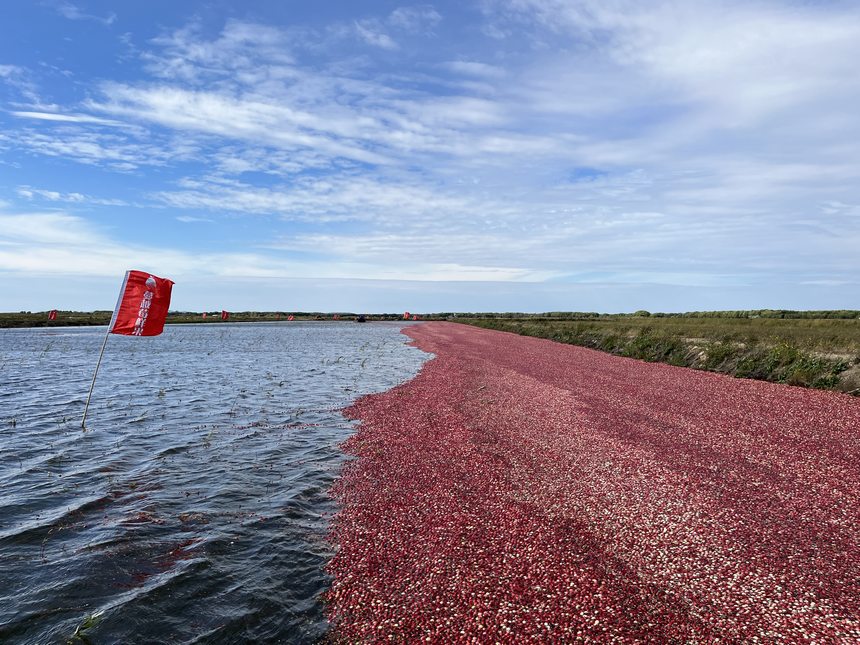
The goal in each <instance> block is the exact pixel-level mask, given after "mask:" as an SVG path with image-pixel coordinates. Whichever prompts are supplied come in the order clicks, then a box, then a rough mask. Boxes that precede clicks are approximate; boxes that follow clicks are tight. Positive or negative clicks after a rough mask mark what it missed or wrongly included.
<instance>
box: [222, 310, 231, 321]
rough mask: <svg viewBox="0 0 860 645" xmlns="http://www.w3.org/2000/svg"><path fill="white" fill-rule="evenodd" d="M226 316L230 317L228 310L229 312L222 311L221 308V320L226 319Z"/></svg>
mask: <svg viewBox="0 0 860 645" xmlns="http://www.w3.org/2000/svg"><path fill="white" fill-rule="evenodd" d="M228 318H230V312H229V311H224V310H223V309H222V310H221V320H227V319H228Z"/></svg>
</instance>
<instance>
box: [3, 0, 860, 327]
mask: <svg viewBox="0 0 860 645" xmlns="http://www.w3.org/2000/svg"><path fill="white" fill-rule="evenodd" d="M0 11H2V19H0V311H18V310H42V309H49V308H63V309H95V308H100V309H108V308H110V307H111V306H113V302H114V300H115V294H116V290H117V289H118V285H119V283H120V279H121V276H122V274H123V272H124V271H125V269H127V268H135V269H141V270H146V271H150V272H152V273H155V274H157V275H160V276H163V277H170V278H172V279H173V280H175V281H176V283H177V285H176V287H175V289H174V298H173V307H174V308H176V309H189V310H201V309H210V310H212V309H219V308H226V309H231V310H244V309H257V310H263V309H268V310H276V309H277V310H285V311H286V310H321V311H336V310H352V311H400V310H404V309H408V310H410V311H479V310H496V311H552V310H589V311H633V310H636V309H642V308H645V309H650V310H654V311H657V310H661V311H679V310H695V309H737V308H764V307H785V308H796V309H817V308H860V277H858V269H860V260H858V257H860V253H858V250H860V156H858V153H857V141H858V139H860V110H858V108H857V106H858V105H860V74H858V73H857V68H856V61H857V60H860V7H858V5H857V3H853V2H799V1H798V2H789V1H786V0H783V1H781V2H776V1H760V2H756V1H752V2H750V1H733V0H722V1H718V0H713V1H711V0H701V1H690V2H675V1H671V2H670V1H662V0H654V1H653V2H638V1H632V0H629V1H628V0H601V1H597V0H582V1H579V2H574V1H570V2H562V1H557V0H539V1H538V0H511V1H508V2H503V1H497V0H484V1H480V2H451V3H447V2H438V3H433V4H409V3H401V2H376V3H374V2H275V1H272V2H241V3H240V2H226V1H223V0H220V1H219V0H209V1H206V2H176V1H175V0H174V1H171V2H162V1H153V0H147V1H146V2H143V1H139V2H122V3H116V2H94V1H84V0H80V1H76V2H66V1H62V0H60V1H49V0H44V1H41V2H38V1H32V2H15V3H11V2H10V3H4V4H3V7H2V10H0Z"/></svg>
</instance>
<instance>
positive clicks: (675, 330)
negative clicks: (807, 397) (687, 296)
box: [460, 316, 860, 394]
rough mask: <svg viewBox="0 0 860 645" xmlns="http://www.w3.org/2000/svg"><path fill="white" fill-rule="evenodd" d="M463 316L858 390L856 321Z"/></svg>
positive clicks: (563, 338)
mask: <svg viewBox="0 0 860 645" xmlns="http://www.w3.org/2000/svg"><path fill="white" fill-rule="evenodd" d="M460 322H464V323H468V324H472V325H476V326H478V327H484V328H486V329H497V330H501V331H509V332H514V333H517V334H522V335H526V336H535V337H538V338H548V339H550V340H554V341H558V342H562V343H568V344H571V345H581V346H583V347H590V348H593V349H598V350H601V351H605V352H609V353H612V354H616V355H618V356H627V357H630V358H638V359H642V360H646V361H652V362H661V363H669V364H671V365H678V366H682V367H691V368H694V369H702V370H709V371H714V372H721V373H724V374H730V375H732V376H737V377H741V378H755V379H761V380H766V381H772V382H775V383H787V384H790V385H800V386H805V387H814V388H821V389H839V390H843V391H847V392H852V393H854V394H860V320H857V319H856V318H855V319H839V318H829V319H828V318H819V319H815V318H796V319H785V318H762V317H758V318H730V317H723V318H720V317H686V316H672V317H655V316H639V317H637V316H617V317H612V316H603V317H600V318H596V319H581V320H569V319H559V318H528V319H514V318H480V319H479V318H470V319H460Z"/></svg>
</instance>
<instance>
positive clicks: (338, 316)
mask: <svg viewBox="0 0 860 645" xmlns="http://www.w3.org/2000/svg"><path fill="white" fill-rule="evenodd" d="M332 320H340V314H335V315H334V316H332Z"/></svg>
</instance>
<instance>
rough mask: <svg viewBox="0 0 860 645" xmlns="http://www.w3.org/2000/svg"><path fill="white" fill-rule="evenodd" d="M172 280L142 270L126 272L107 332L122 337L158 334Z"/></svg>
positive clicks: (168, 299) (162, 329) (168, 301)
mask: <svg viewBox="0 0 860 645" xmlns="http://www.w3.org/2000/svg"><path fill="white" fill-rule="evenodd" d="M172 290H173V280H167V279H166V278H159V277H157V276H154V275H152V274H149V273H146V272H144V271H126V272H125V279H124V280H123V282H122V289H120V292H119V299H118V300H117V302H116V308H115V309H114V312H113V318H111V321H110V326H109V327H108V332H109V333H111V334H121V335H123V336H158V335H159V334H160V333H161V332H162V331H164V319H165V318H167V310H168V308H169V307H170V292H171V291H172Z"/></svg>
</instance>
